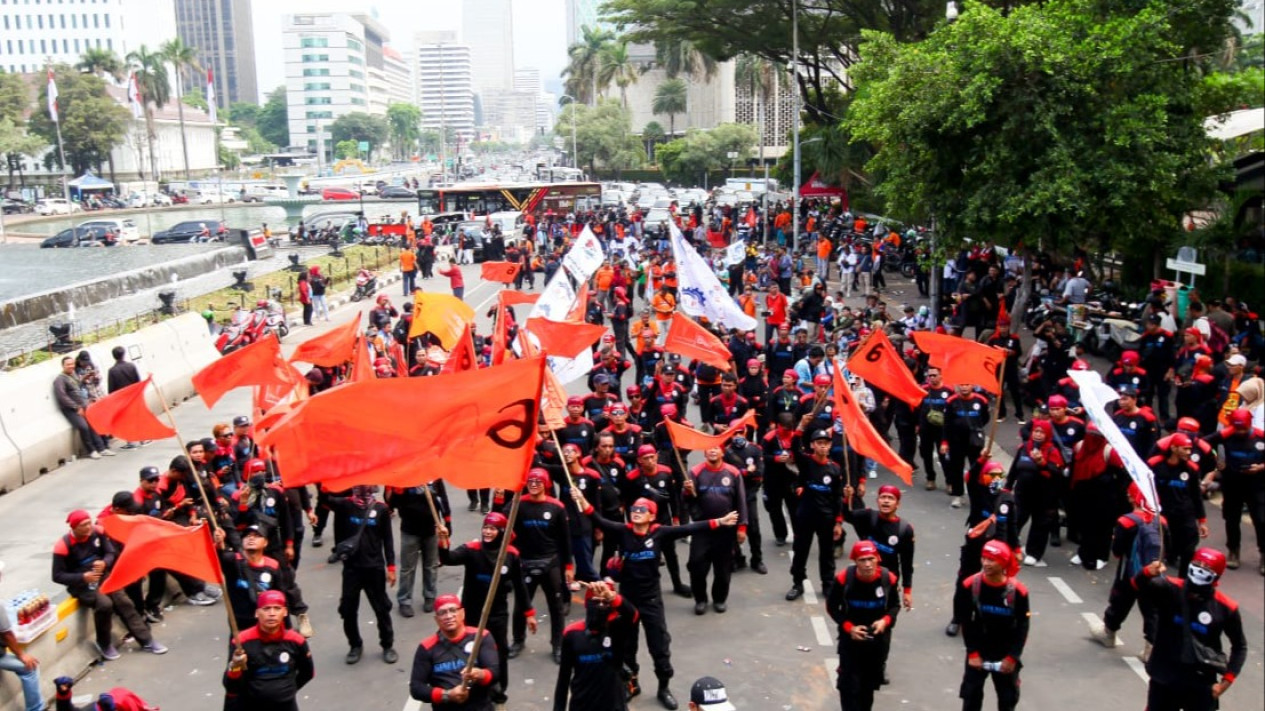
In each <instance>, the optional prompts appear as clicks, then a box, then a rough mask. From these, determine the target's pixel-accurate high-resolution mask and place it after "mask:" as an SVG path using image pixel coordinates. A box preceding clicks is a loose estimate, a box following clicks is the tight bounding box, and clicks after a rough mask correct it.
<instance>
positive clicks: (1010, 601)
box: [971, 573, 1016, 612]
mask: <svg viewBox="0 0 1265 711" xmlns="http://www.w3.org/2000/svg"><path fill="white" fill-rule="evenodd" d="M983 584H984V574H983V573H976V574H975V575H972V576H971V603H972V604H974V605H975V611H976V612H980V606H979V594H980V586H982V585H983ZM1015 595H1016V591H1015V581H1014V579H1013V578H1007V579H1006V608H1007V609H1010V610H1013V609H1015Z"/></svg>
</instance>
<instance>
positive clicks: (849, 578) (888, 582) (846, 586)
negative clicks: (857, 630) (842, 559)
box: [835, 566, 893, 617]
mask: <svg viewBox="0 0 1265 711" xmlns="http://www.w3.org/2000/svg"><path fill="white" fill-rule="evenodd" d="M878 571H879V581H880V582H879V584H880V585H882V586H883V598H884V599H885V600H890V599H891V595H892V592H893V590H892V576H891V575H890V574H889V573H888V570H887V569H886V568H884V567H882V566H879V569H878ZM856 572H857V569H856V567H855V566H849V567H848V569H847V570H845V571H843V614H844V616H845V617H846V616H847V614H848V592H849V591H851V590H852V583H853V582H855V581H856V577H857V576H856ZM835 582H838V579H837V578H836V579H835Z"/></svg>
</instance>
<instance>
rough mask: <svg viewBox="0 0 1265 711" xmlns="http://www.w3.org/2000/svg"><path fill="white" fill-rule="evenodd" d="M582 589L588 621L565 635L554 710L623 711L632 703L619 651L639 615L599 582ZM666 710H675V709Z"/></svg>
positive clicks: (569, 628)
mask: <svg viewBox="0 0 1265 711" xmlns="http://www.w3.org/2000/svg"><path fill="white" fill-rule="evenodd" d="M583 585H584V588H585V591H584V621H583V622H575V623H573V624H571V625H569V626H568V627H567V628H566V630H565V631H564V632H563V635H562V662H561V664H560V666H559V667H558V681H557V684H556V685H555V686H554V693H553V709H554V711H567V710H568V709H570V711H589V710H590V709H603V710H604V711H605V710H606V709H609V710H610V711H624V710H625V709H627V708H628V697H627V695H626V693H625V689H624V679H623V655H621V654H620V650H622V649H624V648H625V647H626V646H627V644H628V640H629V638H630V637H631V636H632V635H634V634H635V633H636V629H637V619H638V611H637V608H636V607H634V606H633V605H632V603H630V602H629V601H628V600H627V599H625V598H624V597H623V596H621V595H619V594H618V593H616V592H615V587H614V586H613V585H611V584H609V583H606V582H603V581H600V580H599V581H595V582H591V583H583ZM568 697H569V700H570V704H568V703H567V701H568ZM668 708H671V709H675V708H676V704H675V703H673V705H672V706H670V707H668Z"/></svg>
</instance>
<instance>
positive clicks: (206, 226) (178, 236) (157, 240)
mask: <svg viewBox="0 0 1265 711" xmlns="http://www.w3.org/2000/svg"><path fill="white" fill-rule="evenodd" d="M210 230H215V236H216V237H217V238H219V239H223V238H224V236H225V235H227V234H228V226H227V225H225V224H224V223H223V222H219V221H217V220H189V221H187V222H178V223H176V224H175V225H172V226H171V227H169V228H167V229H165V230H162V231H160V232H155V233H154V235H153V236H152V237H150V238H149V242H150V244H178V243H182V242H192V241H193V240H194V238H196V237H198V236H199V235H204V234H206V233H208V232H209V231H210Z"/></svg>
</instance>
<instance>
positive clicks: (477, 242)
mask: <svg viewBox="0 0 1265 711" xmlns="http://www.w3.org/2000/svg"><path fill="white" fill-rule="evenodd" d="M485 227H487V222H485V221H483V220H466V221H465V222H458V223H456V224H453V225H449V228H450V229H451V230H452V236H453V248H454V249H457V246H456V244H457V243H456V238H457V233H458V232H461V231H462V230H464V231H465V233H466V234H467V235H469V236H470V237H473V238H474V261H476V262H482V261H483V230H484V228H485ZM505 236H506V237H513V236H515V235H514V234H513V233H510V234H507V235H505Z"/></svg>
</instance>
